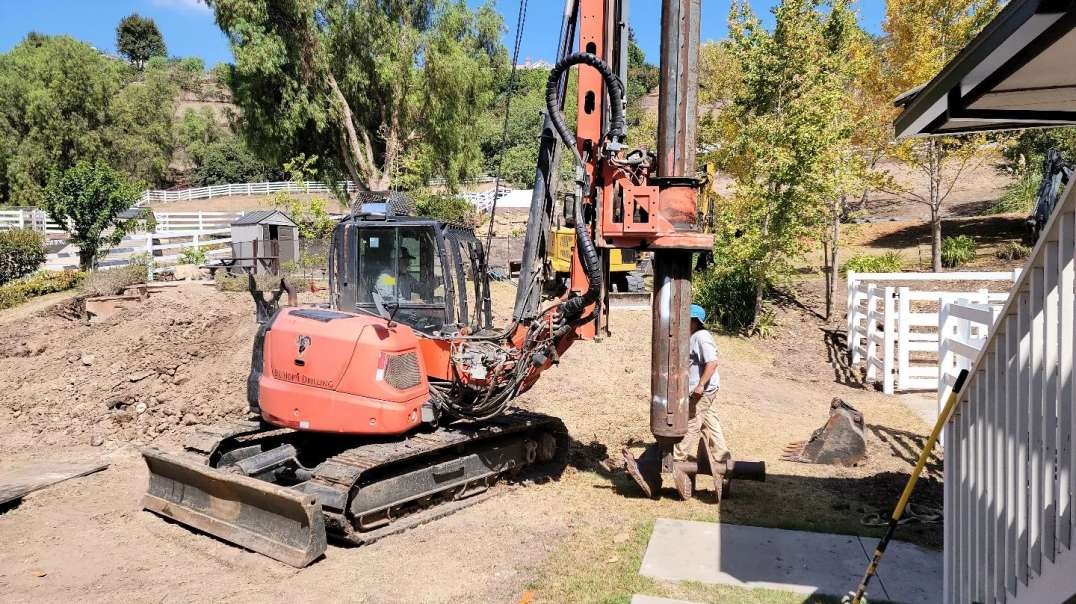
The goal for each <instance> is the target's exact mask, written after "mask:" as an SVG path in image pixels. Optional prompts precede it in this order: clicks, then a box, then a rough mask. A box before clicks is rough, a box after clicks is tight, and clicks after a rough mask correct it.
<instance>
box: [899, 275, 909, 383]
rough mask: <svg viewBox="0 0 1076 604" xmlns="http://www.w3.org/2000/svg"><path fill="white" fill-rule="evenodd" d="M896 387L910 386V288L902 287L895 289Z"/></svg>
mask: <svg viewBox="0 0 1076 604" xmlns="http://www.w3.org/2000/svg"><path fill="white" fill-rule="evenodd" d="M897 306H898V310H897V389H898V390H907V389H908V388H909V386H910V384H909V377H908V365H909V363H908V358H909V356H908V355H909V352H910V351H909V350H908V347H909V346H910V343H909V340H910V339H911V338H910V337H909V336H910V334H911V327H910V325H909V322H910V321H911V309H912V296H911V289H910V288H908V287H902V288H900V289H899V290H897Z"/></svg>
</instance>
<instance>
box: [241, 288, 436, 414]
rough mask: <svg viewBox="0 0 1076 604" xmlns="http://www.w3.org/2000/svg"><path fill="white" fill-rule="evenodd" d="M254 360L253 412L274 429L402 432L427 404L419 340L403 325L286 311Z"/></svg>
mask: <svg viewBox="0 0 1076 604" xmlns="http://www.w3.org/2000/svg"><path fill="white" fill-rule="evenodd" d="M257 357H258V355H255V358H254V363H252V367H251V381H254V380H255V379H256V380H257V384H258V387H257V409H258V410H259V411H260V413H261V415H262V417H263V418H264V419H265V420H266V421H268V422H270V423H272V424H275V425H278V426H283V427H288V428H295V429H298V430H311V431H316V432H337V433H343V434H402V433H404V432H407V431H409V430H411V429H413V428H414V427H416V426H418V424H419V423H420V421H421V412H420V408H421V407H422V405H423V403H425V402H426V401H427V399H428V398H429V385H428V382H427V379H426V368H425V364H424V363H423V359H422V355H421V354H420V353H419V343H418V338H417V337H415V334H414V332H413V331H412V330H411V328H410V327H408V326H406V325H400V324H396V325H393V326H392V327H388V326H387V325H386V321H385V320H383V319H380V318H378V317H372V316H370V315H365V314H355V313H347V312H340V311H335V310H327V309H319V308H286V309H283V310H281V311H280V312H279V313H277V315H276V316H275V317H274V318H273V319H272V320H271V322H270V323H269V324H268V325H267V326H266V328H265V332H264V342H263V344H262V355H261V357H262V358H261V366H260V367H259V366H258V358H257Z"/></svg>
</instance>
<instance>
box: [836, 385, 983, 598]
mask: <svg viewBox="0 0 1076 604" xmlns="http://www.w3.org/2000/svg"><path fill="white" fill-rule="evenodd" d="M967 378H968V370H967V369H962V370H961V371H960V375H958V376H957V378H956V384H955V385H954V386H953V391H952V392H950V393H949V399H948V400H946V401H945V407H944V408H942V412H941V413H940V414H939V415H938V421H937V422H935V423H934V429H933V430H931V432H930V438H928V439H927V443H926V444H925V445H923V451H922V452H921V453H920V454H919V461H917V462H916V463H915V469H914V470H912V475H911V476H909V477H908V484H906V485H904V492H903V493H901V494H900V500H899V501H897V507H895V508H893V515H892V516H891V517H890V518H889V527H888V528H886V531H885V536H884V537H882V539H881V541H879V542H878V547H877V548H875V550H874V557H873V558H872V559H871V563H870V564H868V565H867V572H866V573H864V574H863V580H862V581H860V582H859V587H858V588H857V589H856V592H855V594H854V595H853V596H852V599H851V602H852V604H861V602H862V600H863V595H864V594H865V593H866V592H867V585H868V584H869V583H870V581H871V577H873V576H874V573H876V572H877V571H878V563H879V562H880V561H881V560H882V554H884V553H885V548H886V546H887V545H889V540H890V539H892V538H893V533H895V532H896V531H897V524H899V523H900V519H901V516H903V515H904V508H905V507H906V506H907V505H908V500H909V499H911V497H912V491H913V490H915V483H916V482H917V481H918V480H919V475H920V474H922V473H923V468H924V467H926V465H927V459H929V458H930V453H931V452H932V451H933V450H934V445H935V444H936V443H937V442H938V437H940V436H941V431H942V428H944V427H945V423H946V422H948V421H949V417H950V416H952V414H953V409H954V408H955V407H956V401H957V399H958V398H960V391H961V389H963V388H964V381H965V380H967ZM945 520H946V521H948V518H946V519H945ZM845 600H846V601H848V600H847V598H845Z"/></svg>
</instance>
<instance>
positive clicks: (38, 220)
mask: <svg viewBox="0 0 1076 604" xmlns="http://www.w3.org/2000/svg"><path fill="white" fill-rule="evenodd" d="M11 229H32V230H35V231H38V232H41V233H55V234H60V233H63V232H64V230H63V229H62V228H60V225H58V224H56V223H55V222H53V221H52V220H51V219H50V218H49V216H48V214H47V213H45V211H44V210H38V209H36V208H15V209H11V210H0V231H7V230H11Z"/></svg>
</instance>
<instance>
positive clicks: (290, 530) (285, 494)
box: [142, 448, 326, 568]
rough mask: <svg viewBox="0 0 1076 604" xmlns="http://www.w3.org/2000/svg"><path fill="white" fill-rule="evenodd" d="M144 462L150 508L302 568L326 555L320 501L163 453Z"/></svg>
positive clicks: (149, 453)
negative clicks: (146, 470) (147, 478)
mask: <svg viewBox="0 0 1076 604" xmlns="http://www.w3.org/2000/svg"><path fill="white" fill-rule="evenodd" d="M142 458H143V459H144V460H145V461H146V467H147V468H148V469H149V487H148V489H147V491H146V495H145V496H144V497H143V499H142V507H144V508H145V509H147V510H150V511H151V512H155V513H157V514H160V515H162V516H165V517H167V518H171V519H172V520H175V521H176V522H179V523H181V524H185V525H187V526H190V527H192V528H195V529H198V530H200V531H203V532H205V533H209V534H210V535H213V536H215V537H219V538H221V539H224V540H225V541H230V542H232V543H235V544H236V545H240V546H242V547H245V548H247V549H250V550H253V551H255V552H258V553H259V554H264V555H266V556H269V557H270V558H273V559H276V560H279V561H281V562H283V563H285V564H289V565H291V566H294V567H297V568H302V567H304V566H306V565H308V564H310V563H311V562H313V561H314V560H316V559H318V558H319V557H321V555H322V554H324V553H325V548H326V535H325V519H324V516H323V515H322V513H321V504H320V503H319V502H318V499H317V497H315V496H313V495H309V494H306V493H303V492H301V491H298V490H295V489H289V488H286V487H282V486H279V485H275V484H272V483H269V482H264V481H261V480H256V479H254V478H250V477H247V476H243V475H240V474H234V473H229V472H223V471H221V470H217V469H214V468H211V467H209V466H206V465H203V464H201V463H198V462H196V461H191V460H190V459H187V458H185V457H183V456H181V455H176V454H171V453H165V452H163V451H160V450H158V449H152V448H150V449H143V451H142Z"/></svg>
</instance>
